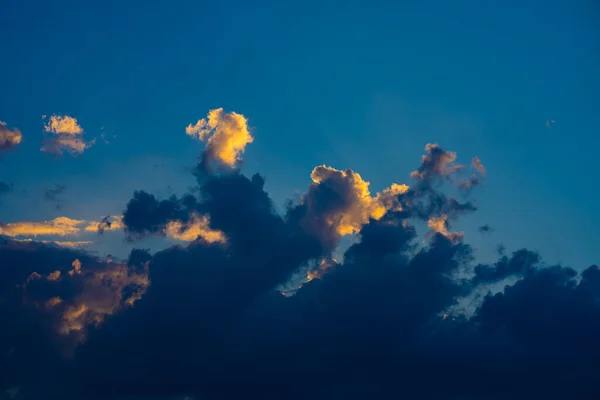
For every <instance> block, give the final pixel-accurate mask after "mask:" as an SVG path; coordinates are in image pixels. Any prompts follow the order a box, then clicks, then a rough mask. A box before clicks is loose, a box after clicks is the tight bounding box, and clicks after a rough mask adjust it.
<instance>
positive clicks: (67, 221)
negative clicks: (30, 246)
mask: <svg viewBox="0 0 600 400" xmlns="http://www.w3.org/2000/svg"><path fill="white" fill-rule="evenodd" d="M122 219H123V217H122V216H118V217H110V216H108V217H104V218H103V219H102V220H101V221H85V220H81V219H72V218H69V217H58V218H55V219H53V220H50V221H20V222H10V223H7V224H2V223H0V235H4V236H8V237H13V238H17V237H24V236H33V237H37V236H77V235H79V234H81V233H83V232H95V233H103V232H104V231H113V230H119V229H123V227H124V225H123V222H122ZM72 243H78V242H72ZM80 243H84V242H80Z"/></svg>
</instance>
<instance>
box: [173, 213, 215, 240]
mask: <svg viewBox="0 0 600 400" xmlns="http://www.w3.org/2000/svg"><path fill="white" fill-rule="evenodd" d="M165 234H166V235H167V236H168V237H170V238H173V239H177V240H182V241H185V242H191V241H194V240H196V239H198V238H202V239H204V240H205V241H207V242H208V243H226V241H227V239H226V237H225V234H224V233H223V232H221V231H218V230H214V229H211V227H210V220H209V219H208V217H206V216H204V215H202V216H201V215H197V214H194V215H192V217H191V219H190V221H189V222H187V223H182V222H180V221H171V222H169V223H168V224H167V226H166V228H165Z"/></svg>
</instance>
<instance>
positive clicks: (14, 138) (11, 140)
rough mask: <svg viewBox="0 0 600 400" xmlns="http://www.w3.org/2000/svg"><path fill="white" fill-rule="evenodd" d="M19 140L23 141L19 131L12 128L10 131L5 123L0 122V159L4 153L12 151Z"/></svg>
mask: <svg viewBox="0 0 600 400" xmlns="http://www.w3.org/2000/svg"><path fill="white" fill-rule="evenodd" d="M21 140H23V135H22V134H21V131H20V130H18V129H17V128H13V130H12V131H11V130H10V129H8V126H7V125H6V122H3V121H0V157H2V153H4V152H7V151H10V150H14V149H15V148H16V147H17V146H18V145H19V143H21Z"/></svg>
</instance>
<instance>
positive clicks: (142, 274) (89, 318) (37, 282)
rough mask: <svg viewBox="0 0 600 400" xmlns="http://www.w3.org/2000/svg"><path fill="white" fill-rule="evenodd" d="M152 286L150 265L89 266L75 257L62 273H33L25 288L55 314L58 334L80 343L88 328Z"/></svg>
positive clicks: (28, 296)
mask: <svg viewBox="0 0 600 400" xmlns="http://www.w3.org/2000/svg"><path fill="white" fill-rule="evenodd" d="M65 272H66V273H65ZM149 285H150V280H149V279H148V265H147V264H146V265H145V266H144V268H141V269H137V270H134V269H132V268H129V267H128V266H127V265H126V264H119V263H111V262H105V263H100V264H94V265H90V266H88V267H86V266H85V265H83V264H82V263H81V262H80V261H79V260H78V259H76V260H74V261H73V263H72V264H71V268H70V269H68V268H65V270H64V271H62V272H61V271H60V270H56V271H54V272H52V273H50V274H48V275H47V276H46V277H43V276H42V275H40V274H38V273H36V272H34V273H32V274H31V275H30V276H29V278H28V279H27V281H26V282H25V284H24V285H23V290H24V294H25V299H26V302H28V303H29V304H30V305H32V306H34V307H37V308H39V309H40V310H42V311H43V312H47V313H50V314H51V315H53V316H54V319H55V330H56V332H57V333H59V334H60V335H71V336H73V337H74V338H75V339H76V341H78V342H80V341H82V340H84V339H85V334H86V330H87V328H88V327H90V326H98V325H100V324H101V323H102V322H103V321H104V320H105V319H106V317H108V316H110V315H112V314H114V313H115V312H118V311H120V310H123V309H125V308H127V307H130V306H132V305H133V304H134V303H135V302H136V301H137V300H139V299H141V298H142V296H143V295H144V293H145V292H146V290H147V289H148V287H149ZM65 288H67V290H65Z"/></svg>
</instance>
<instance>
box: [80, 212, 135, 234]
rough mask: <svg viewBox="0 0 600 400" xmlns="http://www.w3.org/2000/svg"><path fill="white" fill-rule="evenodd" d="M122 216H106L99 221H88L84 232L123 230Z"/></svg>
mask: <svg viewBox="0 0 600 400" xmlns="http://www.w3.org/2000/svg"><path fill="white" fill-rule="evenodd" d="M124 228H125V225H123V216H122V215H119V216H108V217H105V218H103V219H102V220H101V221H90V222H88V224H87V226H86V227H85V231H86V232H98V233H104V232H105V231H116V230H120V229H124Z"/></svg>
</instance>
